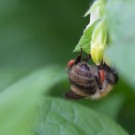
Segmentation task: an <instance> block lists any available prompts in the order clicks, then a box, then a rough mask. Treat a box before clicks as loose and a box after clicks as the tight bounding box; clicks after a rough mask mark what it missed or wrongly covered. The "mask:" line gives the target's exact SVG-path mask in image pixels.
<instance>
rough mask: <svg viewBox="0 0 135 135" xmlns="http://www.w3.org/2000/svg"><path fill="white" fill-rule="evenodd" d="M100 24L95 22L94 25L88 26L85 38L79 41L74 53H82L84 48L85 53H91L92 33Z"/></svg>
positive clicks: (84, 33) (84, 34)
mask: <svg viewBox="0 0 135 135" xmlns="http://www.w3.org/2000/svg"><path fill="white" fill-rule="evenodd" d="M98 22H99V20H97V21H95V22H94V23H93V24H92V25H90V26H88V27H87V28H86V29H85V30H84V32H83V36H82V37H81V39H80V40H79V43H78V44H77V45H76V47H75V50H74V52H80V50H81V48H82V50H83V51H85V52H86V53H88V54H89V53H90V41H91V36H92V32H93V29H94V28H95V26H96V25H97V23H98Z"/></svg>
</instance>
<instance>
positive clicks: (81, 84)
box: [69, 64, 97, 95]
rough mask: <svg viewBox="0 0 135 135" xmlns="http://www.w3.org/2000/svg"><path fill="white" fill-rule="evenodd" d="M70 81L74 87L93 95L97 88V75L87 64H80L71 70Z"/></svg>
mask: <svg viewBox="0 0 135 135" xmlns="http://www.w3.org/2000/svg"><path fill="white" fill-rule="evenodd" d="M69 81H70V83H71V86H72V89H74V90H76V91H80V92H81V93H84V94H87V95H91V94H94V93H95V91H96V89H97V83H96V78H95V76H94V75H93V74H92V73H91V69H90V67H89V66H88V65H87V64H78V65H76V66H74V67H73V68H72V69H71V70H70V71H69Z"/></svg>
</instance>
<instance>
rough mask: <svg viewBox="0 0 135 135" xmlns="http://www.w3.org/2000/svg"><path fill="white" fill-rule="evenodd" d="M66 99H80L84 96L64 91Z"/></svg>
mask: <svg viewBox="0 0 135 135" xmlns="http://www.w3.org/2000/svg"><path fill="white" fill-rule="evenodd" d="M65 98H66V99H81V98H84V97H83V96H80V95H77V94H75V93H74V92H73V91H68V92H66V93H65Z"/></svg>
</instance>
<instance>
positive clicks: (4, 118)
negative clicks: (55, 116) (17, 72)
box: [0, 67, 64, 135]
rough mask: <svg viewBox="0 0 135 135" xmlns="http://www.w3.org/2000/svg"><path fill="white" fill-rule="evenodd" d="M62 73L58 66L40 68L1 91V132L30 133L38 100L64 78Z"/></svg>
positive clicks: (16, 134) (25, 134)
mask: <svg viewBox="0 0 135 135" xmlns="http://www.w3.org/2000/svg"><path fill="white" fill-rule="evenodd" d="M60 73H61V70H60V69H59V68H57V67H54V68H50V67H49V68H45V69H40V70H39V71H36V72H34V73H32V74H30V75H28V76H27V77H24V78H22V79H20V80H19V81H17V82H15V83H14V84H12V85H11V86H10V87H7V88H6V89H4V90H3V91H2V92H1V94H0V119H1V121H0V134H3V135H18V134H19V135H29V134H30V132H33V131H32V128H33V126H34V123H35V119H34V117H35V115H36V114H35V113H36V112H37V107H38V101H39V99H40V98H41V96H42V94H43V93H45V92H47V90H49V88H50V87H52V86H53V85H54V84H55V83H57V82H58V81H59V80H61V79H63V78H64V74H61V75H59V74H60ZM50 80H51V81H50ZM33 133H34V132H33Z"/></svg>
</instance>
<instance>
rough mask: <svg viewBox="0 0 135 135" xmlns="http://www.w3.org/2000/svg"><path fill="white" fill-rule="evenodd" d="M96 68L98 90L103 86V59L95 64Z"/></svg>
mask: <svg viewBox="0 0 135 135" xmlns="http://www.w3.org/2000/svg"><path fill="white" fill-rule="evenodd" d="M97 70H98V78H99V79H98V82H97V84H98V86H99V90H101V89H102V88H103V86H102V83H103V81H104V71H103V61H102V62H101V64H100V65H98V66H97Z"/></svg>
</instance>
